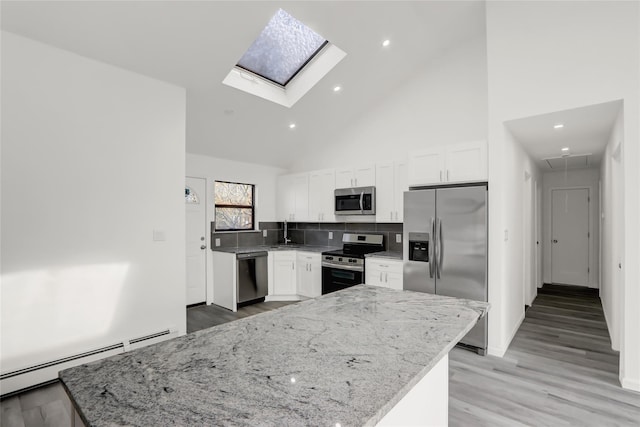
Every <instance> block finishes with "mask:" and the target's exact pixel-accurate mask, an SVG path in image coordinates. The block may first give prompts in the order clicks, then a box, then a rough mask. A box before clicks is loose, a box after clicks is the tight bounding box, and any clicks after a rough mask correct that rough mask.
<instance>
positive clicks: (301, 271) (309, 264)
mask: <svg viewBox="0 0 640 427" xmlns="http://www.w3.org/2000/svg"><path fill="white" fill-rule="evenodd" d="M297 260H298V262H297V264H298V265H297V267H298V276H297V278H298V295H301V296H304V297H308V298H314V297H317V296H320V295H321V294H322V269H321V261H320V254H309V253H304V252H301V253H298V257H297Z"/></svg>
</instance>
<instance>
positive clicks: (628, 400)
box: [449, 285, 640, 426]
mask: <svg viewBox="0 0 640 427" xmlns="http://www.w3.org/2000/svg"><path fill="white" fill-rule="evenodd" d="M618 359H619V355H618V353H617V352H615V351H613V350H611V341H610V339H609V333H608V331H607V326H606V323H605V320H604V314H603V311H602V306H601V304H600V298H599V297H598V290H597V289H589V288H584V287H577V286H563V285H545V286H543V287H542V288H540V289H538V296H537V298H536V299H535V301H534V303H533V305H532V306H531V308H529V309H528V310H527V312H526V317H525V320H524V321H523V323H522V325H521V326H520V329H519V330H518V332H517V334H516V336H515V337H514V339H513V341H512V342H511V345H510V347H509V349H508V350H507V353H506V354H505V355H504V358H502V359H501V358H497V357H492V356H487V357H479V356H477V355H475V354H473V353H471V352H468V351H464V350H461V349H457V348H456V349H454V351H452V352H451V360H450V372H449V376H450V384H449V387H450V389H449V392H450V397H451V399H450V401H449V422H450V425H451V426H463V425H467V426H468V425H474V426H480V425H486V426H489V425H490V426H522V425H527V426H543V425H547V426H562V425H567V426H569V425H571V426H577V425H579V426H603V425H608V426H612V425H615V426H637V425H638V420H640V394H639V393H635V392H633V391H627V390H624V389H622V388H621V387H620V384H619V380H618Z"/></svg>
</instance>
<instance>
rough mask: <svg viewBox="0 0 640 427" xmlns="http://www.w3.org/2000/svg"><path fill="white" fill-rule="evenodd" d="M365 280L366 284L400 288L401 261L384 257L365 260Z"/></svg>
mask: <svg viewBox="0 0 640 427" xmlns="http://www.w3.org/2000/svg"><path fill="white" fill-rule="evenodd" d="M365 263H366V264H365V280H364V282H365V283H366V284H367V285H373V286H382V287H384V288H391V289H399V290H402V289H403V287H402V269H403V267H402V261H401V260H395V259H386V258H367V259H366V260H365Z"/></svg>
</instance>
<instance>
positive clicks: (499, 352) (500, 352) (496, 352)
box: [487, 311, 524, 357]
mask: <svg viewBox="0 0 640 427" xmlns="http://www.w3.org/2000/svg"><path fill="white" fill-rule="evenodd" d="M523 321H524V311H523V312H522V316H520V319H519V320H518V321H517V322H516V325H515V327H514V328H513V330H512V331H511V334H510V335H509V337H508V339H507V340H505V342H504V344H505V345H504V347H502V346H500V347H497V346H489V347H488V348H487V353H488V354H489V355H491V356H496V357H504V355H505V353H506V352H507V350H508V349H509V345H511V341H513V337H515V336H516V334H517V333H518V329H520V325H522V322H523Z"/></svg>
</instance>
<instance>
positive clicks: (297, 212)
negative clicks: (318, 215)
mask: <svg viewBox="0 0 640 427" xmlns="http://www.w3.org/2000/svg"><path fill="white" fill-rule="evenodd" d="M293 191H294V193H295V207H294V210H293V220H294V221H306V220H307V218H308V216H309V175H308V174H300V175H294V177H293Z"/></svg>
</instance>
